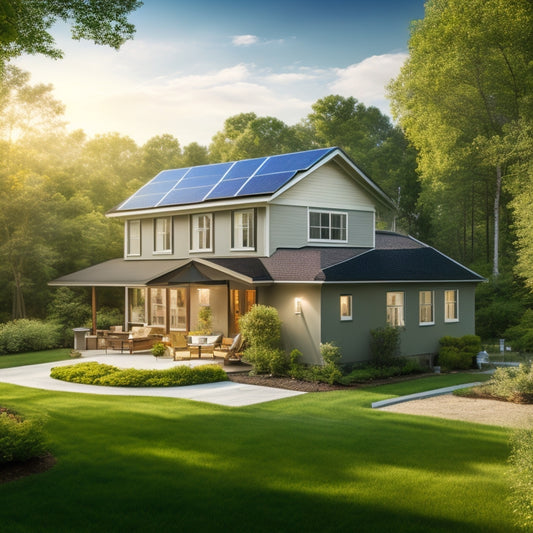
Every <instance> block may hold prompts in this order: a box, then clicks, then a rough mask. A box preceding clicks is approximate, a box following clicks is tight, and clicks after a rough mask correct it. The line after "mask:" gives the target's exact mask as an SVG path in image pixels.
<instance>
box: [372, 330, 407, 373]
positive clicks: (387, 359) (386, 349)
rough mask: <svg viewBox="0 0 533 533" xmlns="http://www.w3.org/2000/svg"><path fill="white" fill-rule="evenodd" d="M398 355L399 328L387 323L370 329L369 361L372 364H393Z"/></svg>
mask: <svg viewBox="0 0 533 533" xmlns="http://www.w3.org/2000/svg"><path fill="white" fill-rule="evenodd" d="M399 355H400V329H399V328H395V327H393V326H389V325H387V326H385V327H382V328H376V329H372V330H370V361H371V362H372V364H373V365H374V366H391V365H394V364H396V363H397V362H398V361H397V360H398V357H399Z"/></svg>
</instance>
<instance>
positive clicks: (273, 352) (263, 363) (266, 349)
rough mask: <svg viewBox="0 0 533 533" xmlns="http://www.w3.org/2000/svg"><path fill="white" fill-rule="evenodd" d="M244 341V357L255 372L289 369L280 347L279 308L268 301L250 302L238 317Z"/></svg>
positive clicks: (278, 373)
mask: <svg viewBox="0 0 533 533" xmlns="http://www.w3.org/2000/svg"><path fill="white" fill-rule="evenodd" d="M239 326H240V329H241V334H242V336H243V338H244V340H245V342H246V346H247V347H246V349H245V350H244V359H245V361H247V362H248V363H250V364H252V365H253V372H254V373H255V374H274V375H280V374H284V373H286V372H287V370H288V360H287V356H286V354H285V353H284V352H283V351H282V350H281V348H280V345H281V320H280V319H279V315H278V311H277V309H275V308H274V307H270V306H267V305H253V306H252V308H251V309H250V311H248V313H246V314H245V315H243V316H242V317H241V318H240V320H239Z"/></svg>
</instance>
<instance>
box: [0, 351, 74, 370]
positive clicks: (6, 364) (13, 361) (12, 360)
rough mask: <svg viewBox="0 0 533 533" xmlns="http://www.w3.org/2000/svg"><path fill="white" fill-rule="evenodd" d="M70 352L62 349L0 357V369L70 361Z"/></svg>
mask: <svg viewBox="0 0 533 533" xmlns="http://www.w3.org/2000/svg"><path fill="white" fill-rule="evenodd" d="M69 352H70V350H69V349H68V348H60V349H57V350H45V351H42V352H30V353H17V354H8V355H0V368H10V367H13V366H25V365H37V364H39V363H50V362H52V361H63V360H65V359H70V356H69Z"/></svg>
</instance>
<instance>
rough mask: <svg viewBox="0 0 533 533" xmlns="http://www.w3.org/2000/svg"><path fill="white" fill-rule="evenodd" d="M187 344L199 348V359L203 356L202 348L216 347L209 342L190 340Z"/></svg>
mask: <svg viewBox="0 0 533 533" xmlns="http://www.w3.org/2000/svg"><path fill="white" fill-rule="evenodd" d="M187 346H188V347H189V348H198V359H201V358H202V348H214V347H215V345H214V344H209V343H205V342H189V343H187ZM214 357H215V356H214V355H213V358H214Z"/></svg>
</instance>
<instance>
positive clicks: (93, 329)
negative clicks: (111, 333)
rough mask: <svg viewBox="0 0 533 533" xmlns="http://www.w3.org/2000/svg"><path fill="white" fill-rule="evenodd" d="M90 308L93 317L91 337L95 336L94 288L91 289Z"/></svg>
mask: <svg viewBox="0 0 533 533" xmlns="http://www.w3.org/2000/svg"><path fill="white" fill-rule="evenodd" d="M91 289H92V291H91V308H92V315H93V325H92V331H91V335H96V287H91Z"/></svg>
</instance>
